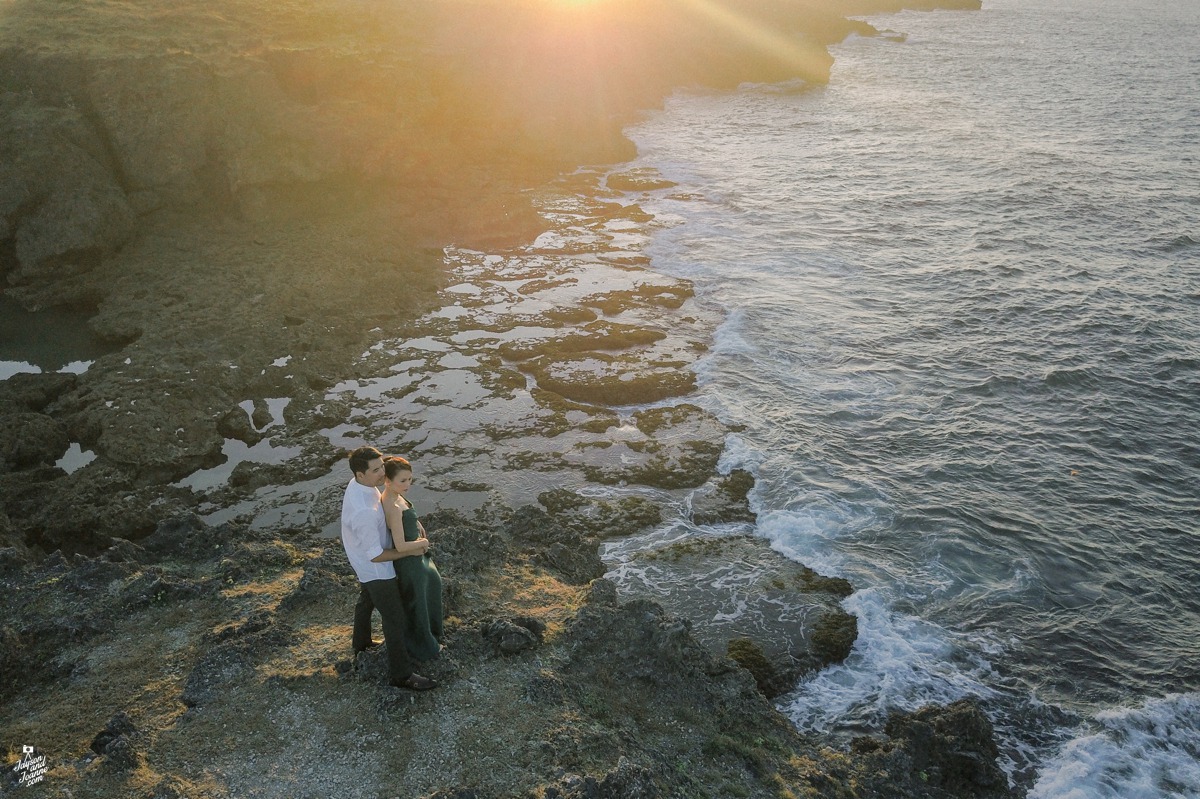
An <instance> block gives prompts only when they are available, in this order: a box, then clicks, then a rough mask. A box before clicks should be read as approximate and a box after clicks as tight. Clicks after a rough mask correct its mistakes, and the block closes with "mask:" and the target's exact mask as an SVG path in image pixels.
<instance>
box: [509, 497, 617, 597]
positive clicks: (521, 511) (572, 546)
mask: <svg viewBox="0 0 1200 799" xmlns="http://www.w3.org/2000/svg"><path fill="white" fill-rule="evenodd" d="M504 529H505V532H506V533H507V536H508V539H509V540H510V541H512V542H513V543H514V544H515V545H516V546H518V547H520V548H521V549H523V550H525V551H526V552H528V553H529V555H530V558H531V560H532V561H533V562H534V563H536V564H537V565H539V566H541V567H543V568H545V569H546V570H547V571H549V572H551V573H552V574H554V575H556V576H558V577H559V578H561V579H562V580H564V581H565V582H568V583H571V584H574V585H584V584H587V583H589V582H591V581H592V580H594V579H596V578H597V577H601V576H603V575H604V572H605V567H604V562H603V561H602V560H600V555H599V552H598V550H597V547H596V545H595V544H594V543H591V542H589V541H587V540H585V539H584V537H583V536H582V535H581V534H580V533H579V532H577V531H575V530H572V529H569V528H567V527H564V526H563V525H562V524H559V523H557V522H556V521H555V520H554V519H553V518H552V517H551V516H550V515H549V514H547V513H546V512H545V511H544V510H542V509H541V508H538V507H535V506H533V505H526V506H525V507H522V508H518V509H517V510H516V511H514V512H513V514H512V516H511V517H510V518H509V519H508V521H507V522H506V523H505V525H504Z"/></svg>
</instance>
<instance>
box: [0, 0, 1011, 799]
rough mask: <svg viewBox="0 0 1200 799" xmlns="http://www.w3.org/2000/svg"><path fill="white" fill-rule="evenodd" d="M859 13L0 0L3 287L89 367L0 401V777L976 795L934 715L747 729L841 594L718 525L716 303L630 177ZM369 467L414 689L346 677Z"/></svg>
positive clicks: (199, 786)
mask: <svg viewBox="0 0 1200 799" xmlns="http://www.w3.org/2000/svg"><path fill="white" fill-rule="evenodd" d="M883 8H884V6H883V5H882V4H873V5H868V4H861V5H856V6H854V7H853V8H852V7H850V6H849V5H844V6H838V7H837V8H836V9H833V8H827V7H826V8H823V7H820V6H816V5H811V4H801V3H795V2H773V3H772V2H768V3H750V2H746V3H721V4H716V3H694V4H693V3H676V2H645V3H631V2H612V3H610V4H605V3H601V2H597V3H565V2H564V3H550V2H541V0H538V1H537V2H528V3H519V2H514V3H496V2H470V3H467V2H445V3H406V4H397V3H384V2H371V1H370V0H356V2H334V1H333V0H329V1H328V2H314V1H313V0H305V1H304V2H301V1H299V0H297V1H296V2H285V3H278V4H271V5H254V6H251V5H249V4H243V3H234V2H208V3H199V2H195V3H192V2H180V3H173V4H171V5H170V7H169V8H168V7H167V6H165V5H163V4H159V3H152V2H122V3H116V2H95V3H89V4H87V5H79V6H76V5H71V4H58V3H50V2H44V1H41V0H28V1H27V2H11V3H6V4H4V5H0V178H2V179H0V275H2V276H3V278H4V280H5V286H6V287H5V290H4V294H5V297H6V298H7V299H8V300H11V301H16V302H19V303H21V304H22V305H23V306H25V307H26V308H28V309H29V310H31V311H36V310H37V309H41V308H54V309H56V312H57V313H63V312H67V313H70V314H74V315H75V316H76V318H77V324H78V325H79V326H81V327H84V328H86V329H87V330H88V331H89V332H90V334H91V335H92V336H94V337H95V338H96V339H97V340H99V341H100V342H102V343H103V345H104V346H105V347H106V348H107V350H108V354H106V355H103V356H101V357H99V358H97V359H96V360H95V361H94V362H93V363H91V364H90V365H89V366H88V368H87V369H86V370H83V371H81V372H78V373H75V372H63V373H60V372H49V371H48V372H44V373H40V374H17V375H14V376H12V377H10V378H8V379H6V380H3V381H0V592H2V594H3V596H4V597H5V608H6V612H5V617H4V620H3V622H2V623H0V732H2V738H0V753H2V754H3V755H4V758H5V761H4V762H5V769H4V772H3V775H2V776H0V793H3V794H5V795H8V794H12V795H17V796H51V795H53V796H63V795H69V796H76V797H111V796H138V797H160V798H165V797H243V796H278V797H299V796H312V797H317V796H320V797H327V796H347V797H355V796H361V797H383V796H388V797H442V798H443V799H448V798H449V797H457V798H458V799H467V798H468V797H478V798H480V799H485V798H490V797H531V798H533V799H550V797H580V798H582V797H612V798H613V799H617V798H621V799H625V798H628V799H633V798H634V797H685V796H686V797H714V798H716V797H760V796H761V797H802V796H811V797H870V796H877V797H935V798H936V797H965V796H972V797H1004V796H1009V795H1010V792H1009V789H1008V787H1007V781H1006V779H1005V776H1004V774H1003V773H1002V772H1001V771H1000V770H999V768H998V767H997V765H996V755H997V753H996V747H995V744H994V742H993V740H992V736H991V730H990V726H989V724H988V721H987V719H986V716H985V714H984V712H983V710H982V709H981V708H980V707H979V706H977V705H976V704H974V703H972V702H970V701H963V702H960V703H956V704H954V705H951V706H948V707H930V708H926V709H923V710H921V711H919V712H916V713H911V714H906V713H896V714H895V715H894V716H893V718H892V720H891V721H890V722H889V724H888V725H887V728H886V729H883V730H878V731H876V732H874V733H873V734H871V735H869V736H864V737H860V738H857V739H854V740H853V741H851V742H849V743H848V744H847V743H846V742H844V741H833V740H823V739H821V738H819V737H814V736H811V735H806V734H802V733H800V732H799V731H797V730H796V729H795V728H794V727H793V726H791V724H790V723H789V722H788V721H787V719H786V718H785V717H784V716H783V715H782V714H781V713H780V712H779V711H778V710H777V709H776V708H775V706H774V705H773V704H772V699H773V698H775V697H777V696H780V695H783V694H786V693H787V692H788V691H790V690H792V688H793V687H794V686H795V684H796V682H797V680H798V679H801V678H802V677H803V675H804V674H807V673H810V672H812V671H813V670H815V669H819V668H822V667H823V666H824V665H826V664H828V663H833V662H838V661H840V660H842V659H844V658H845V657H847V655H848V654H849V653H850V652H851V650H852V647H853V643H854V639H855V632H856V623H855V619H854V617H853V616H852V615H850V614H848V613H846V612H845V611H844V610H843V609H842V607H841V604H840V600H841V599H842V598H844V597H845V596H847V595H848V594H849V593H851V592H852V591H853V590H854V587H853V586H850V585H849V584H848V583H846V582H845V581H844V580H839V579H836V578H828V577H823V576H821V575H818V574H815V573H813V572H812V571H811V570H809V569H807V568H805V567H804V566H802V565H801V564H797V563H794V562H792V561H789V560H787V559H785V558H784V557H782V556H781V555H779V554H778V553H775V552H773V551H772V550H771V549H770V548H769V547H768V546H767V545H766V543H765V542H764V541H762V540H761V539H759V538H756V537H755V536H754V535H753V532H754V527H753V522H754V513H753V511H752V509H751V507H750V504H749V502H748V500H747V497H748V495H749V493H750V491H751V489H752V487H753V481H754V478H753V476H752V475H750V474H748V473H745V472H740V471H733V472H730V471H729V470H728V469H725V468H723V466H722V463H721V454H722V452H723V450H724V446H725V438H726V436H727V435H729V434H730V433H731V432H734V431H731V430H729V429H728V427H727V426H726V425H725V424H723V423H722V422H721V420H720V419H719V418H718V417H717V416H715V415H714V414H713V412H712V411H711V410H710V409H708V408H706V407H705V404H704V402H703V398H702V396H701V395H699V394H698V393H697V392H696V386H695V378H694V375H693V373H692V371H691V369H690V365H691V364H692V363H693V362H694V361H695V360H696V358H697V357H698V356H699V355H700V354H702V353H703V352H704V350H705V349H706V347H707V344H708V341H709V339H710V335H711V332H712V330H713V329H714V327H715V326H716V324H718V323H719V321H720V319H719V316H718V315H717V311H716V310H715V309H714V308H712V307H710V306H707V305H706V304H705V303H704V302H703V301H701V300H699V299H697V298H696V297H695V296H694V295H693V291H692V287H691V286H690V285H689V284H688V283H687V282H686V281H684V280H680V279H676V278H672V277H669V276H664V275H661V274H657V273H655V272H654V271H652V269H651V268H650V267H651V264H650V259H649V258H648V257H647V256H646V255H645V254H644V246H645V244H646V243H647V242H648V240H649V237H650V236H651V235H653V232H654V230H655V229H657V228H658V227H660V226H662V225H664V224H668V223H669V220H659V219H655V218H654V217H653V216H651V215H650V214H648V213H646V212H645V211H644V210H643V209H642V207H641V205H640V203H641V202H642V201H644V200H645V199H646V198H647V197H648V196H651V195H669V196H672V197H677V198H681V199H687V197H686V195H684V194H683V193H682V190H681V189H680V188H679V187H677V186H675V185H674V184H672V183H671V182H670V181H668V180H665V179H664V178H663V177H662V176H661V175H658V174H657V173H655V172H653V171H651V170H646V169H644V168H636V167H631V166H621V164H622V162H624V161H626V160H628V159H629V158H630V157H632V155H633V153H632V150H631V146H630V145H629V143H628V142H627V141H626V140H625V139H624V138H623V137H622V136H621V135H620V130H621V127H622V126H623V125H624V124H626V123H627V122H629V121H630V120H631V119H634V118H635V116H636V114H637V113H638V112H639V111H640V110H642V109H645V108H650V107H653V106H655V105H656V104H657V103H659V102H660V101H661V98H662V97H663V96H664V95H665V94H667V93H669V92H670V91H671V90H672V89H673V88H675V87H677V86H686V85H694V84H703V85H709V86H719V87H720V86H726V87H727V86H733V85H736V84H737V83H738V82H741V81H745V80H756V81H763V80H779V79H783V78H793V77H797V76H800V77H804V78H806V79H808V80H810V81H813V82H819V81H821V80H822V79H823V78H824V76H825V74H826V70H827V69H828V55H827V54H826V53H825V50H824V47H825V45H826V44H828V43H830V42H833V41H837V40H839V39H840V38H842V37H844V36H845V35H846V34H847V33H849V32H852V31H858V32H862V33H870V28H869V26H866V25H865V23H861V22H854V21H847V20H846V19H845V18H844V17H843V16H842V15H843V14H846V13H856V12H857V13H865V12H867V11H871V10H881V9H883ZM697 9H707V11H705V12H704V13H701V12H698V11H697ZM731 15H732V16H731ZM731 19H736V20H739V21H740V25H739V26H735V27H738V28H739V29H740V30H742V31H743V32H745V31H746V30H757V31H759V32H760V33H761V32H763V31H770V32H772V36H773V37H774V38H771V37H768V41H773V42H774V43H775V45H778V43H779V42H780V41H781V40H783V39H785V38H786V40H787V41H789V42H792V45H790V46H789V47H787V48H782V49H781V48H780V47H778V46H773V47H767V48H765V49H764V48H763V46H762V44H763V40H762V39H761V38H757V39H756V38H755V37H749V38H745V37H741V36H737V35H733V34H731V33H730V29H729V22H730V20H731ZM747 26H749V27H747ZM796 42H798V43H799V44H796ZM697 53H703V56H704V57H703V58H699V57H697V56H696V54H697ZM598 65H602V66H603V69H601V68H600V66H598ZM581 165H584V166H581ZM361 443H371V444H374V445H376V446H378V447H380V448H381V449H383V450H385V451H387V452H394V453H397V454H403V455H405V456H406V457H409V458H410V459H411V460H412V461H413V462H414V465H415V466H416V469H417V473H418V479H419V480H420V483H419V485H418V486H417V487H416V488H414V491H413V494H412V497H413V499H414V501H415V502H416V503H417V506H418V509H419V510H420V511H421V513H422V515H423V519H424V521H425V525H426V527H427V529H428V530H429V533H430V537H431V539H432V541H433V546H434V550H433V552H434V556H435V560H436V562H437V563H438V566H439V568H440V570H441V572H442V574H443V577H444V579H445V590H446V605H447V613H448V618H447V619H446V628H447V634H446V640H445V642H444V643H445V644H446V649H445V652H444V653H443V655H442V656H441V657H440V658H439V659H438V660H436V661H433V662H431V663H429V664H427V668H425V669H424V670H425V672H426V673H428V674H429V675H430V676H433V677H436V678H438V679H439V680H440V681H441V683H442V684H441V686H440V687H439V688H438V689H437V690H435V691H433V692H430V693H428V694H410V693H407V692H404V691H401V690H398V689H392V688H389V687H387V686H386V685H385V680H384V666H383V662H384V656H383V654H382V653H380V652H379V651H378V650H373V651H372V652H369V653H366V654H363V655H360V656H358V657H357V658H352V657H351V653H350V649H349V621H350V611H351V608H352V605H353V602H354V598H355V596H356V593H357V589H356V585H355V581H354V577H353V574H352V572H351V571H350V569H349V566H348V564H347V563H346V561H345V557H344V554H343V553H342V551H341V546H340V542H339V541H338V540H337V538H336V534H337V519H338V511H339V503H340V498H341V492H342V489H343V487H344V486H345V484H346V482H347V480H348V479H349V471H348V468H347V465H346V462H345V460H344V453H345V451H346V449H348V448H351V447H353V446H357V445H358V444H361ZM638 537H641V538H644V539H645V541H646V542H647V543H646V544H645V545H644V546H639V547H636V548H634V549H633V550H632V551H631V552H628V553H626V554H624V555H622V556H621V557H619V558H616V559H613V558H612V557H609V559H608V560H607V561H606V560H602V558H601V554H602V553H605V552H607V553H610V554H611V553H612V552H614V551H615V550H614V549H613V546H614V544H615V543H618V542H627V541H630V540H632V539H633V538H638ZM732 606H736V607H738V608H739V609H740V610H739V612H738V614H731V613H729V612H728V609H729V608H730V607H732ZM718 620H721V621H718ZM377 637H378V635H377ZM26 746H32V747H34V748H35V751H36V752H37V753H39V755H45V756H46V758H47V761H46V762H47V767H48V769H47V772H46V775H45V779H44V780H43V781H42V782H41V783H39V784H37V785H22V784H20V783H19V781H18V773H17V769H16V766H17V764H18V762H19V760H20V758H21V757H22V754H23V752H24V749H23V747H26Z"/></svg>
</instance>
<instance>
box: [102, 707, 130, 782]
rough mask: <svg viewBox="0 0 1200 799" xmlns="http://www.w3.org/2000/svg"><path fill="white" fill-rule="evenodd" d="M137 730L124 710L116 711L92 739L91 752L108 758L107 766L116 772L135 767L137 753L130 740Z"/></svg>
mask: <svg viewBox="0 0 1200 799" xmlns="http://www.w3.org/2000/svg"><path fill="white" fill-rule="evenodd" d="M136 734H137V728H136V727H135V726H133V722H132V721H131V720H130V719H129V716H128V714H126V713H125V711H124V710H120V711H117V713H115V714H114V715H113V717H112V718H111V719H109V720H108V723H107V724H105V725H104V729H103V730H101V731H100V732H99V733H98V734H97V735H96V737H95V738H93V739H92V743H91V750H92V751H93V752H95V753H96V754H98V755H103V756H105V757H107V758H108V762H109V765H110V766H111V767H112V768H114V769H116V770H121V771H124V770H127V769H130V768H134V767H135V766H136V765H137V752H136V750H135V749H134V748H133V745H132V743H131V742H130V739H131V738H132V737H133V736H134V735H136Z"/></svg>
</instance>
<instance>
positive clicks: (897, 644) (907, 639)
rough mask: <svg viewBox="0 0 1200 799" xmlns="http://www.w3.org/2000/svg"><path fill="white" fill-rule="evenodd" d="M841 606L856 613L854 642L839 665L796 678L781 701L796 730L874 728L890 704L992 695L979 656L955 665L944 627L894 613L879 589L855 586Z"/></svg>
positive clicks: (910, 705) (906, 707)
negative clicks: (966, 663) (793, 689)
mask: <svg viewBox="0 0 1200 799" xmlns="http://www.w3.org/2000/svg"><path fill="white" fill-rule="evenodd" d="M843 604H844V607H845V608H846V610H847V611H849V612H850V613H853V614H854V615H855V616H857V617H858V639H857V640H856V641H855V643H854V649H853V651H852V652H851V653H850V657H849V658H847V659H846V661H845V662H844V663H841V664H838V665H836V666H831V667H829V668H826V669H824V670H822V671H820V672H818V673H817V674H816V675H815V676H814V677H812V678H811V679H809V680H807V681H806V682H803V683H801V684H800V686H799V688H797V690H796V692H795V693H794V694H793V695H792V697H791V699H790V700H789V701H788V702H787V704H786V705H785V707H784V711H785V712H786V713H787V715H788V716H789V717H790V718H791V719H792V721H793V722H794V723H795V724H796V726H797V727H799V728H800V729H802V730H814V731H825V730H829V729H835V728H839V727H843V726H846V725H847V722H848V721H851V720H853V721H856V722H857V723H858V724H861V725H864V726H866V727H868V728H877V727H878V726H880V725H881V724H882V723H883V722H884V721H885V720H886V718H887V715H888V713H889V712H890V711H891V710H893V709H900V710H916V709H917V708H919V707H921V706H923V705H926V704H929V703H947V702H952V701H954V700H956V699H961V698H963V697H966V696H975V697H980V698H987V697H989V696H991V695H992V694H993V691H992V689H990V688H988V687H987V685H986V684H985V683H984V682H983V680H982V679H981V678H983V677H984V676H985V675H986V674H987V673H988V672H989V671H990V667H989V666H988V664H987V663H986V662H985V661H982V660H976V661H975V662H974V663H973V664H972V668H970V669H963V668H961V667H960V666H959V665H956V664H955V663H954V662H953V661H954V660H955V658H954V657H953V655H954V650H955V646H954V643H953V641H952V639H951V637H950V636H949V635H948V633H947V632H946V631H945V630H943V629H941V628H939V627H938V626H937V625H935V624H931V623H929V622H926V621H923V620H921V619H918V618H916V617H913V616H907V615H904V614H901V613H897V612H895V611H894V610H892V609H891V608H890V602H889V600H888V599H887V597H886V596H885V595H884V594H883V593H882V592H881V591H879V590H877V589H874V588H868V589H865V590H862V591H858V592H857V593H855V594H853V595H851V596H850V597H849V598H848V599H846V601H845V602H844V603H843ZM851 726H854V725H853V723H852V724H851Z"/></svg>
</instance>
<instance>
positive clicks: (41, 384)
mask: <svg viewBox="0 0 1200 799" xmlns="http://www.w3.org/2000/svg"><path fill="white" fill-rule="evenodd" d="M76 381H77V377H76V375H73V374H70V373H63V372H43V373H41V374H16V375H13V376H12V377H9V378H7V379H6V380H0V413H5V412H10V411H15V410H24V411H41V410H44V409H45V407H46V406H47V405H49V404H50V403H51V402H53V401H54V400H55V399H57V398H58V397H59V396H61V395H62V394H64V393H66V392H67V391H70V390H71V389H72V388H74V387H75V384H76Z"/></svg>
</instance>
